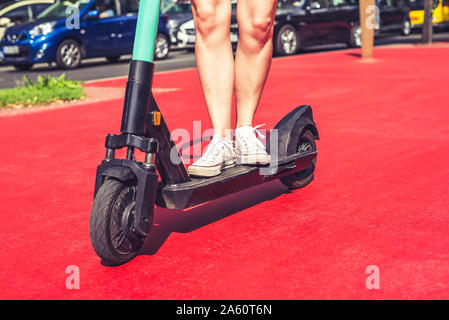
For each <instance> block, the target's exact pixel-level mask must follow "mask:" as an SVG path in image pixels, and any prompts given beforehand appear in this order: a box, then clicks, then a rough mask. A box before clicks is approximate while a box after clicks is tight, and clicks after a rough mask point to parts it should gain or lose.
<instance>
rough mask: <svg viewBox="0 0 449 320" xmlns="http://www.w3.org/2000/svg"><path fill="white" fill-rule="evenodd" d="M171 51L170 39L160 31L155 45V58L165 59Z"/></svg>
mask: <svg viewBox="0 0 449 320" xmlns="http://www.w3.org/2000/svg"><path fill="white" fill-rule="evenodd" d="M169 53H170V39H169V38H168V37H167V36H166V35H165V34H163V33H158V34H157V38H156V44H155V46H154V58H155V59H156V60H164V59H166V58H167V57H168V54H169Z"/></svg>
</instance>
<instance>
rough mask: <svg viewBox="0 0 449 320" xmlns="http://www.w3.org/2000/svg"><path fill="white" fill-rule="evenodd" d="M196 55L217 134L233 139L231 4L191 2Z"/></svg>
mask: <svg viewBox="0 0 449 320" xmlns="http://www.w3.org/2000/svg"><path fill="white" fill-rule="evenodd" d="M191 3H192V12H193V19H194V22H195V28H196V43H195V54H196V61H197V68H198V73H199V76H200V81H201V86H202V88H203V93H204V97H205V99H206V104H207V108H208V110H209V116H210V118H211V120H212V125H213V127H214V132H215V134H218V135H220V136H223V137H224V136H225V135H226V136H228V138H229V137H230V130H231V114H232V113H231V109H232V95H233V89H234V58H233V54H232V46H231V40H230V24H231V3H230V1H229V0H191Z"/></svg>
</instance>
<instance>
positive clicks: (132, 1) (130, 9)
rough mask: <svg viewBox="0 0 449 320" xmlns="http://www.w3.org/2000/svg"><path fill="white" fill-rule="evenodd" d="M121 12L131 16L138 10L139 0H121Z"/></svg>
mask: <svg viewBox="0 0 449 320" xmlns="http://www.w3.org/2000/svg"><path fill="white" fill-rule="evenodd" d="M120 5H121V7H122V14H124V15H127V16H131V15H135V14H137V12H138V11H139V0H121V1H120Z"/></svg>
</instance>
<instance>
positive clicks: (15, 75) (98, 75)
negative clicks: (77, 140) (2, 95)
mask: <svg viewBox="0 0 449 320" xmlns="http://www.w3.org/2000/svg"><path fill="white" fill-rule="evenodd" d="M420 37H421V35H420V34H412V35H410V36H408V37H402V36H388V37H382V38H378V39H376V45H385V44H392V43H417V42H419V41H420ZM434 41H447V42H449V32H438V33H436V34H435V35H434ZM341 48H344V46H343V47H342V46H327V47H321V48H313V49H312V50H307V51H306V52H304V53H305V54H307V53H313V52H317V51H324V50H335V49H341ZM304 53H302V54H304ZM129 59H130V56H124V57H123V58H122V60H121V61H120V62H118V63H114V64H111V63H108V62H107V61H106V60H105V59H103V58H101V59H88V60H84V62H83V64H82V66H81V67H80V68H78V69H75V70H70V71H67V70H66V71H62V70H58V69H56V66H55V64H53V65H52V66H51V67H49V66H48V64H37V65H35V66H34V67H33V69H31V70H30V71H26V72H23V71H16V70H15V69H14V68H13V67H11V66H3V67H0V88H8V87H14V86H15V85H16V83H18V82H20V81H21V80H22V79H23V76H24V75H27V76H28V77H30V78H31V79H35V78H36V77H37V76H38V75H44V76H46V75H53V76H57V75H60V74H61V73H63V72H65V73H66V75H67V76H68V77H69V78H71V79H74V80H84V81H87V80H95V79H104V78H110V77H120V76H126V75H127V74H128V66H129ZM192 67H195V55H194V53H192V52H189V51H187V50H177V51H172V53H171V54H170V56H169V58H168V59H166V60H163V61H157V62H156V71H157V72H160V71H168V70H176V69H184V68H192Z"/></svg>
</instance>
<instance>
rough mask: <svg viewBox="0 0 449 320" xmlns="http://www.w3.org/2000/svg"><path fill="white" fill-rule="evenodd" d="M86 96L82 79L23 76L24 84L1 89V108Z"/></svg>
mask: <svg viewBox="0 0 449 320" xmlns="http://www.w3.org/2000/svg"><path fill="white" fill-rule="evenodd" d="M82 97H84V89H83V86H82V85H81V81H73V80H70V79H66V78H65V74H62V75H61V76H59V77H52V76H48V77H42V76H38V77H37V80H36V81H32V80H30V79H29V78H28V77H26V76H24V77H23V84H22V85H20V86H18V87H15V88H10V89H0V108H24V107H31V106H34V105H42V104H48V103H51V102H55V101H71V100H76V99H80V98H82Z"/></svg>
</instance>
